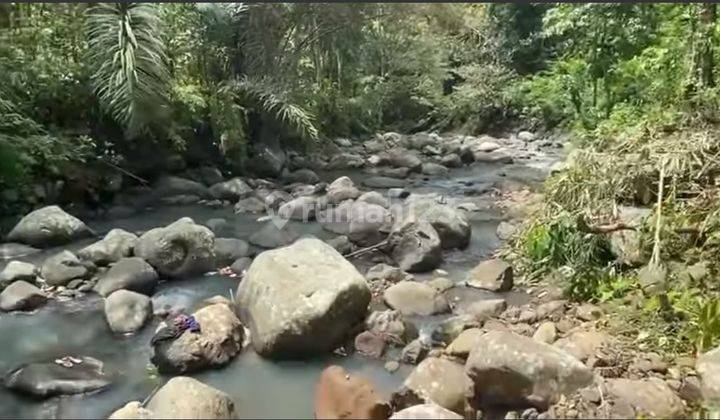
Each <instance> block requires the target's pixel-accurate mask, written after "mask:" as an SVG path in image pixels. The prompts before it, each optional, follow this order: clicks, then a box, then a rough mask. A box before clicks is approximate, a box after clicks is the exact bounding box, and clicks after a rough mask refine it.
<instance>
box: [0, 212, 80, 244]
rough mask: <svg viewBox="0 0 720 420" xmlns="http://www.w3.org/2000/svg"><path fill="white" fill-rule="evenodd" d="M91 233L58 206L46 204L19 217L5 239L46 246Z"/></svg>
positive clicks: (67, 241)
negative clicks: (46, 205) (18, 220)
mask: <svg viewBox="0 0 720 420" xmlns="http://www.w3.org/2000/svg"><path fill="white" fill-rule="evenodd" d="M91 235H92V231H91V230H90V229H89V228H88V227H87V226H86V225H85V223H83V222H82V221H81V220H80V219H78V218H77V217H74V216H71V215H69V214H67V213H65V212H64V211H63V210H62V209H61V208H60V207H58V206H48V207H43V208H41V209H38V210H35V211H33V212H31V213H29V214H27V215H25V217H23V218H22V219H20V222H18V224H17V225H15V227H14V228H13V229H12V230H11V231H10V233H9V234H8V236H7V240H8V241H12V242H20V243H23V244H27V245H31V246H34V247H38V248H48V247H52V246H57V245H64V244H67V243H70V242H72V241H74V240H77V239H81V238H86V237H88V236H91Z"/></svg>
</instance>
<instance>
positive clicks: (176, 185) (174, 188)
mask: <svg viewBox="0 0 720 420" xmlns="http://www.w3.org/2000/svg"><path fill="white" fill-rule="evenodd" d="M155 194H156V195H157V196H158V197H159V198H164V197H174V196H195V197H200V198H210V197H211V194H210V190H209V189H208V187H206V186H205V185H203V184H201V183H199V182H196V181H192V180H189V179H186V178H180V177H178V176H163V177H161V178H160V179H158V181H157V183H156V184H155Z"/></svg>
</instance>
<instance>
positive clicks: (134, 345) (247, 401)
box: [0, 159, 552, 418]
mask: <svg viewBox="0 0 720 420" xmlns="http://www.w3.org/2000/svg"><path fill="white" fill-rule="evenodd" d="M551 163H552V159H545V160H542V159H535V160H531V161H526V162H523V163H519V164H513V165H492V164H484V165H483V164H476V165H473V166H470V167H465V168H461V169H456V170H452V171H451V174H450V176H449V177H447V178H442V179H439V178H438V179H424V180H417V181H414V182H413V183H412V184H410V185H409V186H408V189H410V190H411V191H413V192H420V193H440V194H443V195H445V196H452V197H456V196H458V197H460V196H463V192H464V190H465V189H467V188H468V185H470V184H472V185H473V186H475V187H477V186H483V185H487V186H490V185H492V184H493V183H497V182H502V183H505V182H522V183H526V184H536V183H537V182H539V181H541V180H542V179H544V178H545V176H546V174H547V168H549V166H550V164H551ZM338 175H349V176H350V177H351V178H353V179H354V180H355V181H356V182H360V181H362V178H363V176H366V175H364V174H362V173H361V172H359V171H358V172H350V173H347V172H343V173H326V174H323V177H324V178H326V179H328V180H332V179H334V178H335V177H336V176H338ZM470 201H472V202H475V203H476V204H478V205H479V207H480V208H481V210H480V211H478V212H474V213H471V214H470V215H469V217H470V220H471V223H472V226H473V233H472V239H471V243H470V246H469V247H468V248H467V249H465V250H462V251H452V252H446V253H445V262H444V264H443V266H442V267H441V268H443V269H445V270H446V271H448V272H449V277H450V278H452V279H454V280H456V281H458V282H459V281H462V279H463V278H464V275H465V273H466V272H467V270H469V269H470V268H472V267H473V266H474V265H475V264H477V262H479V261H480V260H482V259H483V258H484V257H487V256H488V255H489V254H491V253H492V252H493V251H494V250H496V249H497V248H498V247H499V246H500V245H501V243H500V240H499V239H498V238H497V236H496V234H495V231H496V228H497V225H498V223H499V222H500V221H501V220H502V219H503V215H502V213H501V212H500V211H499V210H497V209H495V208H493V206H492V198H490V197H489V196H487V195H486V196H479V197H465V198H463V199H462V200H461V202H470ZM183 216H190V217H192V218H193V219H194V220H195V221H196V222H198V223H204V222H206V221H207V220H208V219H211V218H216V217H223V218H225V219H227V220H228V221H229V222H231V230H232V232H228V236H236V237H239V238H245V239H246V238H247V237H248V236H250V235H251V234H252V233H253V232H255V231H256V230H257V229H258V228H259V226H260V223H259V222H257V221H256V217H254V216H245V215H234V214H233V213H232V209H227V208H226V209H209V208H207V207H203V206H189V207H161V208H158V209H157V210H155V211H151V212H147V213H143V214H141V215H136V216H133V217H129V218H126V219H120V220H113V221H95V222H92V221H91V222H90V223H89V225H90V226H91V227H92V228H93V229H95V230H96V231H97V232H106V231H108V230H109V229H111V228H115V227H118V228H123V229H126V230H129V231H143V230H147V229H150V228H153V227H157V226H163V225H166V224H168V223H170V222H172V221H174V220H177V219H178V218H180V217H183ZM291 223H292V225H293V227H294V228H296V229H297V230H298V231H299V232H301V233H308V234H313V235H316V236H318V237H320V238H328V237H332V236H333V235H332V234H329V233H327V232H325V231H323V230H322V229H321V227H320V226H319V225H318V224H317V223H296V222H291ZM90 242H92V241H83V242H80V243H76V244H73V245H72V246H68V247H64V248H67V249H71V250H74V249H79V248H81V247H82V246H85V245H87V244H88V243H90ZM57 251H58V249H52V250H46V251H43V252H42V253H39V254H35V255H31V256H27V257H24V258H22V259H23V260H26V261H31V262H35V263H40V262H41V261H42V259H43V258H45V257H46V256H47V255H51V254H52V253H54V252H57ZM5 263H6V261H5V262H3V261H0V269H2V268H3V266H4V264H5ZM418 278H419V279H424V278H427V276H418ZM237 283H238V281H237V280H236V279H231V278H227V277H221V276H212V275H211V276H205V277H200V278H195V279H187V280H182V281H171V282H165V283H163V284H161V286H160V287H159V289H158V291H157V292H156V294H155V295H154V296H153V303H154V305H155V307H156V308H161V307H164V306H166V305H171V306H180V307H185V308H192V307H193V306H194V305H195V304H197V303H199V302H201V301H202V300H204V299H206V298H209V297H212V296H215V295H223V296H227V295H228V293H229V292H230V291H233V292H234V290H235V289H236V288H237ZM451 294H452V296H453V298H454V297H455V296H457V298H458V299H461V300H462V299H482V298H489V297H493V294H492V293H488V292H481V291H477V290H474V291H473V290H468V289H465V288H456V289H453V291H452V292H451ZM506 297H507V298H508V301H509V303H510V304H513V302H516V303H521V302H522V301H523V300H524V297H523V295H522V294H521V293H519V292H514V293H510V294H508V295H507V296H506ZM445 317H447V316H445ZM445 317H426V318H425V319H420V320H418V322H419V324H420V325H419V326H420V328H421V330H427V329H428V328H430V327H431V326H432V325H433V324H435V323H437V322H438V321H440V320H442V319H444V318H445ZM157 322H158V321H154V322H152V323H151V324H150V325H147V326H146V327H145V328H144V329H143V330H141V331H140V332H139V333H137V334H135V335H131V336H118V335H114V334H112V333H111V332H110V330H109V329H108V328H107V326H106V324H105V319H104V315H103V309H102V299H101V298H99V297H97V296H95V295H87V296H86V297H84V298H82V299H79V300H75V301H67V302H52V303H50V304H48V305H46V306H45V307H43V308H41V309H39V310H37V311H35V312H33V313H10V314H5V313H3V314H0V343H2V344H1V345H0V371H2V372H5V371H7V370H9V369H11V368H13V367H15V366H17V365H18V364H20V363H26V362H32V361H42V360H47V359H49V358H54V357H58V356H62V355H66V354H69V355H87V356H92V357H95V358H97V359H100V360H102V361H103V362H104V363H105V366H106V370H107V371H108V372H110V373H111V374H112V375H113V378H114V381H113V385H112V386H111V387H110V388H108V389H106V390H103V391H101V392H97V393H94V394H86V395H77V396H63V397H55V398H51V399H47V400H44V401H39V400H33V399H29V398H27V397H24V396H20V395H17V394H14V393H10V392H9V391H7V390H6V389H4V388H0V417H2V418H98V417H107V416H108V415H109V414H110V413H111V412H112V411H113V410H115V409H117V408H119V407H120V406H122V405H124V404H125V403H126V402H127V401H131V400H140V401H142V400H143V399H144V398H145V397H146V396H147V395H149V394H150V393H151V392H152V391H153V390H154V389H155V388H156V387H157V386H158V385H159V384H162V383H163V381H164V380H166V379H167V378H163V377H157V376H156V374H155V373H154V370H153V369H152V366H151V364H150V362H149V360H150V356H151V347H150V345H149V342H150V338H151V337H152V335H153V331H154V330H155V327H156V325H157ZM395 351H397V350H395ZM329 364H339V365H342V366H344V367H345V368H346V369H348V370H350V371H353V372H355V373H358V374H360V375H362V376H365V377H367V378H370V379H371V380H372V381H373V382H374V383H375V384H376V386H377V387H378V390H379V392H381V393H382V394H384V395H386V396H389V394H390V393H391V392H392V391H394V390H395V389H397V388H398V386H399V385H400V384H401V383H402V381H403V379H404V378H405V377H406V376H407V374H408V373H409V371H410V369H411V367H408V366H402V367H401V369H400V370H399V371H397V372H395V373H393V374H391V373H388V372H387V371H386V370H385V369H384V368H383V364H384V362H383V361H378V360H373V359H368V358H364V357H362V356H357V355H352V356H349V357H340V356H334V355H329V356H326V357H321V358H317V359H314V360H306V361H292V362H277V361H267V360H264V359H262V358H260V357H259V356H257V355H256V354H255V353H254V352H253V351H252V350H251V349H245V350H244V351H243V352H242V353H241V354H240V355H239V356H238V357H236V358H235V359H234V360H233V361H232V362H231V363H230V364H229V365H227V366H225V367H223V368H221V369H218V370H210V371H205V372H201V373H198V374H193V375H192V376H194V377H196V378H198V379H199V380H201V381H203V382H206V383H208V384H210V385H212V386H215V387H217V388H219V389H221V390H223V391H224V392H226V393H227V394H229V395H230V396H231V397H232V398H233V400H234V401H235V403H236V410H237V413H238V415H239V416H240V417H244V418H259V417H265V418H268V417H271V418H307V417H312V416H313V394H314V388H315V383H316V381H317V378H318V377H319V374H320V372H321V371H322V370H323V369H324V368H325V367H326V366H328V365H329Z"/></svg>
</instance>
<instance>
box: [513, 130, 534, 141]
mask: <svg viewBox="0 0 720 420" xmlns="http://www.w3.org/2000/svg"><path fill="white" fill-rule="evenodd" d="M517 138H518V140H522V141H524V142H530V141H533V140H535V134H534V133H532V132H531V131H521V132H519V133H518V134H517Z"/></svg>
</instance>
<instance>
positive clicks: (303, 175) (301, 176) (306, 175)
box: [282, 168, 320, 184]
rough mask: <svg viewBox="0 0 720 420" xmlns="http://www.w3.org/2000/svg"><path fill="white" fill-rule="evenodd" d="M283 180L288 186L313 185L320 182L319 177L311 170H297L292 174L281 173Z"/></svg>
mask: <svg viewBox="0 0 720 420" xmlns="http://www.w3.org/2000/svg"><path fill="white" fill-rule="evenodd" d="M282 178H283V180H284V181H285V182H287V183H288V184H293V183H302V184H315V183H318V182H320V177H319V176H318V175H317V174H316V173H315V171H313V170H312V169H307V168H303V169H298V170H296V171H293V172H286V173H283V176H282Z"/></svg>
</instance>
